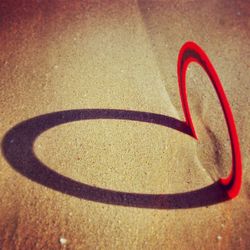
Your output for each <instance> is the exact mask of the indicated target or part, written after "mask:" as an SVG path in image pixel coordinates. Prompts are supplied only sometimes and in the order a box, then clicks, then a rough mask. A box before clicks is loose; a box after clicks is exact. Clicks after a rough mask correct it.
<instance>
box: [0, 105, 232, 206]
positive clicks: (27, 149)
mask: <svg viewBox="0 0 250 250" xmlns="http://www.w3.org/2000/svg"><path fill="white" fill-rule="evenodd" d="M94 119H118V120H131V121H139V122H147V123H153V124H158V125H162V126H165V127H169V128H172V129H175V130H178V131H179V132H182V133H185V134H188V135H191V131H190V128H189V127H188V126H187V124H186V123H184V122H182V121H179V120H177V119H175V118H172V117H169V116H165V115H160V114H154V113H148V112H139V111H132V110H131V111H129V110H117V109H77V110H65V111H59V112H54V113H49V114H44V115H40V116H37V117H34V118H31V119H28V120H26V121H23V122H21V123H19V124H17V125H16V126H15V127H13V128H12V129H10V130H9V131H8V132H7V133H6V134H5V136H4V138H3V140H2V145H1V146H2V147H1V149H2V153H3V155H4V156H5V158H6V160H7V161H8V163H9V164H10V165H11V166H12V167H13V168H14V169H15V170H16V171H18V172H19V173H20V174H22V175H23V176H26V177H27V178H29V179H30V180H32V181H34V182H37V183H39V184H41V185H44V186H46V187H48V188H51V189H53V190H56V191H59V192H61V193H64V194H68V195H71V196H74V197H77V198H80V199H86V200H90V201H95V202H101V203H106V204H112V205H121V206H127V207H140V208H154V209H184V208H196V207H202V206H208V205H213V204H216V203H220V202H223V201H226V200H228V197H227V196H226V193H225V191H224V190H223V189H222V188H221V186H220V184H219V183H218V182H215V183H213V184H212V185H209V186H207V187H204V188H201V189H197V190H194V191H190V192H184V193H176V194H141V193H126V192H119V191H114V190H108V189H103V188H98V187H94V186H90V185H87V184H84V183H81V182H77V181H74V180H72V179H70V178H68V177H66V176H63V175H61V174H59V173H57V172H55V171H54V170H52V169H50V168H49V167H48V166H46V165H45V164H44V163H42V162H41V161H39V159H38V158H37V157H36V155H35V153H34V150H33V145H34V142H35V140H36V138H37V137H38V136H39V135H40V134H41V133H43V132H45V131H46V130H48V129H50V128H52V127H55V126H58V125H61V124H65V123H69V122H73V121H81V120H94Z"/></svg>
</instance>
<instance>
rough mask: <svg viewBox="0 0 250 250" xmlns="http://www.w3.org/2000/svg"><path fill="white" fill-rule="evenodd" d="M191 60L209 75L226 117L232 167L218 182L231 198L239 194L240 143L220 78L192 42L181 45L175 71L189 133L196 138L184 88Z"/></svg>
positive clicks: (240, 177) (240, 178)
mask: <svg viewBox="0 0 250 250" xmlns="http://www.w3.org/2000/svg"><path fill="white" fill-rule="evenodd" d="M191 62H196V63H198V64H199V65H200V66H201V67H202V68H203V69H204V70H205V72H206V73H207V75H208V76H209V78H210V80H211V82H212V83H213V86H214V89H215V91H216V93H217V96H218V98H219V100H220V104H221V106H222V109H223V113H224V116H225V119H226V123H227V128H228V132H229V136H230V141H231V149H232V169H231V173H230V175H229V176H228V177H227V178H221V179H220V183H221V185H222V186H223V188H224V189H225V190H226V192H227V195H228V197H229V198H231V199H232V198H234V197H236V196H237V195H238V194H239V192H240V188H241V183H242V162H241V153H240V144H239V139H238V135H237V131H236V126H235V122H234V118H233V114H232V111H231V108H230V105H229V102H228V100H227V97H226V95H225V92H224V90H223V87H222V84H221V82H220V79H219V77H218V75H217V73H216V71H215V69H214V67H213V65H212V63H211V62H210V60H209V58H208V56H207V55H206V54H205V52H204V51H203V50H202V49H201V48H200V47H199V46H198V45H197V44H195V43H194V42H186V43H185V44H184V45H183V46H182V48H181V50H180V52H179V55H178V65H177V71H178V72H177V73H178V84H179V91H180V97H181V102H182V109H183V112H184V115H185V120H186V123H187V125H188V126H189V127H190V129H191V135H192V136H193V137H194V138H195V139H198V138H197V135H196V132H195V129H194V125H193V122H192V117H191V114H190V109H189V106H188V100H187V90H186V71H187V67H188V65H189V64H190V63H191Z"/></svg>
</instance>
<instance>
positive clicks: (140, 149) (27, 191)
mask: <svg viewBox="0 0 250 250" xmlns="http://www.w3.org/2000/svg"><path fill="white" fill-rule="evenodd" d="M51 2H52V3H51ZM249 10H250V4H249V2H248V1H243V0H242V1H226V0H225V1H207V2H206V1H203V2H202V1H191V0H190V1H188V0H186V1H180V2H179V1H178V3H173V1H146V0H145V1H140V0H138V1H127V0H123V1H107V0H106V1H74V0H72V1H38V0H37V1H29V0H26V1H25V0H23V1H21V0H18V1H14V0H10V1H8V0H2V1H1V2H0V75H1V78H0V103H1V108H0V118H1V119H0V139H1V142H2V143H1V144H2V148H3V140H4V138H5V135H6V133H7V132H8V131H9V130H10V129H11V128H12V127H14V126H16V125H17V124H19V123H20V122H23V121H26V120H27V119H30V118H33V117H37V116H40V115H44V114H48V113H52V112H57V111H66V110H71V112H72V110H76V109H120V110H127V111H131V110H133V111H141V112H150V113H154V114H161V115H164V116H168V117H172V118H176V119H177V120H180V121H181V120H183V114H182V109H181V104H180V100H179V94H178V88H177V76H176V63H177V55H178V51H179V49H180V47H181V46H182V44H183V43H184V42H185V41H187V40H193V41H195V42H197V43H198V44H199V45H200V46H201V47H203V49H204V50H205V51H206V52H207V54H208V55H209V57H210V59H211V61H212V62H213V64H214V66H215V68H216V70H217V72H218V74H219V76H220V78H221V80H222V83H223V86H224V89H225V91H226V93H227V96H228V99H229V101H230V103H231V107H232V110H233V114H234V117H235V121H236V126H237V129H238V133H239V139H240V143H241V151H242V157H243V177H244V179H243V186H242V190H241V193H240V196H239V197H237V198H236V199H235V200H233V201H226V202H218V203H216V204H209V199H210V197H209V195H208V197H207V204H206V202H205V203H204V204H200V205H199V199H200V198H199V197H198V195H197V196H196V195H192V201H191V203H190V204H189V203H187V201H186V200H185V197H184V198H183V197H182V198H180V197H179V198H178V197H177V198H176V200H175V199H172V200H171V204H168V203H166V204H167V205H166V204H165V205H164V202H162V200H164V194H173V195H174V194H177V193H183V192H191V191H193V190H197V189H201V188H204V187H207V186H208V185H210V184H212V183H214V182H216V181H217V180H218V179H219V177H220V176H225V175H227V174H228V172H229V169H230V166H231V153H230V143H229V137H228V134H227V129H226V124H225V121H224V118H223V114H222V111H221V108H220V107H219V106H218V100H217V98H216V95H215V93H214V91H213V88H212V85H211V83H210V82H209V79H208V77H207V76H206V74H205V73H204V72H203V71H202V70H201V69H200V68H199V66H197V65H191V66H190V68H189V71H188V76H187V82H188V96H189V100H190V107H191V110H192V115H193V119H194V123H195V126H196V128H197V133H198V136H199V141H198V142H197V141H195V140H194V139H192V138H191V137H190V136H188V135H186V134H184V133H181V132H180V131H178V130H175V129H172V128H171V127H166V126H161V125H157V124H155V120H154V119H153V118H152V119H151V118H150V117H151V116H150V115H146V117H149V118H148V119H149V120H150V119H151V120H152V121H151V120H150V121H151V122H140V121H132V120H129V119H128V118H129V117H130V114H131V116H132V113H127V116H129V117H127V119H123V120H117V119H111V120H110V119H98V120H84V119H82V120H77V119H72V122H66V120H65V123H62V124H60V125H59V126H54V127H51V128H50V129H48V130H46V131H42V134H40V135H39V136H38V137H37V138H36V140H35V141H34V145H33V150H34V155H36V157H37V159H39V160H40V162H41V164H44V166H45V165H46V166H47V167H48V168H49V169H52V170H54V171H55V172H57V173H58V174H60V176H64V177H68V178H70V180H71V181H73V182H74V181H75V182H76V181H77V182H78V183H82V184H86V185H89V186H91V187H94V188H95V187H96V188H101V190H104V192H102V191H100V192H99V191H97V192H96V191H93V190H96V189H91V190H92V191H93V193H92V191H91V190H90V192H87V191H86V190H87V189H86V190H85V189H84V188H83V187H82V186H81V184H80V186H79V190H75V189H74V188H73V186H74V185H73V184H72V186H71V185H65V183H67V184H69V183H72V182H64V181H61V183H54V186H55V187H58V188H59V189H60V190H61V191H64V193H62V192H59V191H56V190H55V189H56V188H55V189H52V188H49V187H48V185H47V186H46V185H45V183H51V182H49V181H48V182H46V178H44V177H43V176H41V177H40V176H38V177H37V176H36V175H38V173H40V172H39V171H38V172H36V168H37V166H38V165H37V164H34V161H31V160H30V161H29V159H30V158H29V157H30V152H28V153H27V155H25V154H26V151H25V150H26V147H28V146H27V145H28V144H27V145H23V146H21V148H22V147H23V148H24V150H23V151H22V150H21V151H20V152H22V153H21V158H22V159H23V161H22V162H20V152H19V151H18V149H20V147H19V148H18V145H15V143H17V142H16V141H15V140H13V141H11V138H9V139H10V141H8V142H7V143H8V145H10V148H14V149H15V148H17V151H16V154H15V153H14V154H12V155H11V158H12V159H13V161H14V162H15V166H13V164H11V163H10V162H9V161H8V159H6V155H5V153H4V150H3V149H2V153H1V156H0V201H1V203H0V249H248V248H249V245H250V240H249V231H250V220H249V219H250V215H249V211H250V210H249V209H250V205H249V199H250V191H249V190H250V174H249V165H250V157H249V155H250V147H249V141H250V133H249V131H250V127H249V110H250V99H249V96H250V88H249V78H250V74H249V72H250V71H249V56H250V46H249V39H250V18H249V15H250V12H249ZM77 112H78V111H77ZM77 112H76V113H77ZM79 112H80V111H79ZM79 112H78V114H79ZM82 112H83V111H82ZM84 112H87V111H84ZM89 112H90V114H92V115H93V116H97V115H98V114H96V112H95V111H93V110H92V111H89ZM100 112H101V113H102V115H105V114H103V113H105V112H106V111H99V113H100ZM107 112H108V111H107ZM114 112H115V115H116V116H118V113H117V111H114ZM122 112H124V111H122ZM97 113H98V112H97ZM65 115H66V116H67V114H66V113H65ZM141 115H142V114H141ZM121 116H122V115H121ZM142 116H143V115H142ZM143 117H144V116H143ZM48 119H49V118H48ZM63 119H67V118H65V117H64V116H62V118H61V120H62V121H63ZM143 119H144V118H143ZM144 120H145V119H144ZM37 126H38V127H39V126H41V127H42V126H43V124H39V123H38V124H37ZM29 136H30V135H29V134H24V135H21V137H23V138H28V137H29ZM25 140H26V139H24V141H25ZM11 144H13V145H14V146H11ZM14 152H15V151H14ZM18 154H19V156H18ZM18 157H19V158H18ZM26 159H27V161H26ZM18 164H21V165H24V169H25V171H26V172H25V174H21V173H19V172H18V169H17V168H19V165H18ZM32 171H33V172H32ZM28 176H30V178H28ZM31 176H33V177H32V178H33V180H32V178H31ZM36 178H37V179H39V180H41V182H43V184H42V183H38V182H35V181H34V179H36ZM63 180H64V179H63ZM54 181H55V182H58V179H55V180H54ZM59 182H60V181H59ZM52 184H53V183H52ZM52 184H51V185H52ZM77 187H78V186H77ZM76 189H77V188H76ZM84 190H85V191H84ZM98 190H99V189H98ZM113 191H114V193H112V192H113ZM119 192H120V193H119ZM218 192H219V193H220V190H218ZM65 193H68V194H65ZM124 193H130V194H135V195H134V196H133V195H132V196H130V194H128V195H127V196H126V195H124ZM111 194H113V195H111ZM120 194H121V195H120ZM143 195H145V196H143ZM150 195H153V196H152V197H153V199H151V198H149V197H151V196H150ZM154 195H155V196H154ZM157 195H158V196H157ZM160 195H162V196H160ZM119 197H121V198H120V199H121V200H119ZM126 197H128V200H126V199H127V198H126ZM131 197H132V198H133V197H135V198H138V201H137V200H136V199H135V200H133V199H131ZM143 197H144V198H143ZM190 197H191V196H190ZM205 198H206V197H205ZM181 199H183V200H181ZM202 199H203V201H204V198H202ZM117 200H118V201H119V202H117ZM154 200H155V202H154ZM205 200H206V199H205ZM192 202H193V203H192ZM117 203H120V204H119V205H118V204H117ZM183 204H186V205H183ZM192 204H196V205H192ZM178 206H179V207H178ZM60 237H61V242H60ZM64 238H65V239H66V243H65V242H63V239H64ZM63 243H65V244H63Z"/></svg>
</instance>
